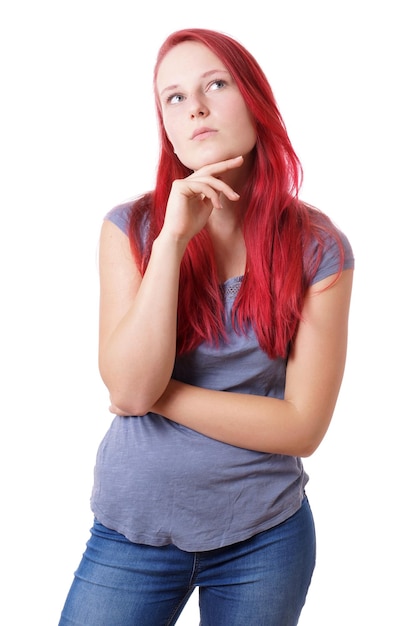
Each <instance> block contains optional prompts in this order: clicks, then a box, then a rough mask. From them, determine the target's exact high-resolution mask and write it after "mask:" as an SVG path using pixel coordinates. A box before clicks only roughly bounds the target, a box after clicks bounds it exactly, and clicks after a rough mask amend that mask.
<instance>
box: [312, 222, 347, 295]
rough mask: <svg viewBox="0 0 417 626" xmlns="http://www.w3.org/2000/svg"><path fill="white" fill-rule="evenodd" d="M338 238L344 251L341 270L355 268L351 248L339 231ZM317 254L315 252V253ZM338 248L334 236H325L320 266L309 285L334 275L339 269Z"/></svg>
mask: <svg viewBox="0 0 417 626" xmlns="http://www.w3.org/2000/svg"><path fill="white" fill-rule="evenodd" d="M336 232H337V234H338V236H339V237H340V242H341V244H342V247H343V250H344V259H343V267H342V269H343V270H347V269H353V268H354V267H355V258H354V255H353V250H352V246H351V244H350V242H349V240H348V238H347V237H346V235H345V234H344V233H342V232H341V231H340V230H337V231H336ZM315 254H317V250H316V251H315ZM340 256H341V252H340V247H339V242H338V240H337V237H336V236H331V235H327V236H326V238H325V241H324V247H323V254H322V257H321V261H320V264H319V266H318V268H317V271H316V273H315V275H314V276H313V278H312V280H311V281H310V284H312V285H314V283H317V282H318V281H320V280H323V279H324V278H327V277H328V276H331V275H332V274H336V273H337V272H338V271H339V268H340Z"/></svg>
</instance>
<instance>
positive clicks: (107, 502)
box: [91, 203, 354, 552]
mask: <svg viewBox="0 0 417 626" xmlns="http://www.w3.org/2000/svg"><path fill="white" fill-rule="evenodd" d="M130 208H131V203H127V204H124V205H121V206H119V207H116V208H115V209H113V210H112V211H111V212H110V213H109V214H108V215H107V216H106V219H109V220H111V221H112V222H113V223H115V224H116V225H117V226H119V227H120V228H121V229H122V230H123V231H124V232H127V224H128V217H129V211H130ZM343 241H344V245H345V250H346V255H345V268H348V267H353V264H354V261H353V255H352V250H351V247H350V245H349V242H348V241H347V239H346V237H344V236H343ZM338 261H339V252H338V248H337V245H333V246H330V247H329V249H328V250H327V251H326V252H325V254H324V256H323V259H322V262H321V265H320V267H319V269H318V272H317V274H316V276H315V278H314V280H313V282H316V281H317V280H320V279H322V278H324V277H326V276H329V275H331V274H333V273H335V272H336V271H337V269H338ZM241 280H242V279H241V277H235V278H231V279H230V280H228V281H226V283H224V285H223V291H224V298H225V309H226V311H225V315H226V331H227V338H228V342H227V343H222V344H221V345H220V346H218V347H214V346H212V345H209V344H207V343H203V344H201V345H200V346H199V347H198V348H197V349H196V350H195V351H193V352H192V353H190V354H187V355H185V356H181V357H177V359H176V363H175V368H174V374H173V377H174V378H175V379H177V380H180V381H183V382H186V383H189V384H192V385H196V386H200V387H205V388H208V389H217V390H223V391H229V392H239V393H248V394H255V395H263V396H271V397H274V398H283V397H284V388H285V371H286V362H285V359H282V358H277V359H270V358H269V357H268V356H267V355H266V354H265V353H264V352H263V351H262V350H261V349H260V347H259V344H258V341H257V339H256V336H255V333H254V332H253V331H252V330H250V331H249V332H248V334H237V333H236V332H234V330H233V327H232V323H231V309H232V305H233V302H234V299H235V297H236V294H237V292H238V290H239V287H240V283H241ZM219 364H221V366H219ZM225 418H226V419H227V416H225ZM94 478H95V480H94V486H93V492H92V497H91V506H92V510H93V512H94V515H95V517H96V518H97V519H98V521H99V522H101V523H102V524H103V525H104V526H107V527H108V528H111V529H113V530H116V531H117V532H119V533H121V534H123V535H125V536H126V537H127V538H128V539H129V540H131V541H133V542H136V543H144V544H149V545H154V546H161V545H166V544H175V545H176V546H177V547H179V548H180V549H182V550H186V551H192V552H194V551H204V550H211V549H215V548H220V547H223V546H226V545H230V544H232V543H235V542H238V541H243V540H245V539H247V538H249V537H251V536H252V535H254V534H256V533H258V532H261V531H264V530H267V529H269V528H272V527H273V526H275V525H277V524H279V523H280V522H283V521H284V520H285V519H287V518H288V517H290V516H291V515H293V514H294V513H295V512H296V511H297V510H298V508H299V507H300V505H301V501H302V498H303V495H304V487H305V485H306V483H307V481H308V476H307V475H306V473H305V471H304V469H303V464H302V461H301V459H300V458H298V457H292V456H286V455H281V454H269V453H262V452H256V451H253V450H245V449H242V448H237V447H235V446H231V445H229V444H225V443H221V442H219V441H216V440H214V439H211V438H209V437H206V436H205V435H201V434H200V433H198V432H196V431H194V430H191V429H189V428H186V427H184V426H181V425H179V424H176V423H175V422H172V421H170V420H168V419H166V418H164V417H162V416H160V415H157V414H154V413H149V414H147V415H144V416H141V417H117V416H116V417H115V418H114V420H113V422H112V424H111V426H110V428H109V430H108V432H107V433H106V435H105V437H104V439H103V441H102V442H101V444H100V447H99V450H98V453H97V461H96V466H95V472H94Z"/></svg>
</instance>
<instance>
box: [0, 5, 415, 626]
mask: <svg viewBox="0 0 417 626" xmlns="http://www.w3.org/2000/svg"><path fill="white" fill-rule="evenodd" d="M412 4H413V3H412V2H411V1H410V2H406V1H405V0H395V2H394V1H392V2H387V1H384V0H380V1H377V0H375V1H374V2H373V1H371V0H361V1H358V0H351V1H350V2H338V1H336V0H335V1H330V0H329V1H328V2H326V1H324V0H322V1H316V2H315V1H309V0H298V1H297V0H292V1H287V2H284V1H279V0H278V1H276V2H273V3H271V2H270V0H257V1H256V2H254V3H251V4H249V2H246V3H245V2H241V1H239V2H234V1H233V0H229V1H228V2H225V1H224V0H212V1H211V2H210V3H203V4H201V3H195V2H194V3H190V2H186V1H185V0H176V1H175V2H166V3H163V2H162V3H161V2H154V3H150V4H149V5H148V4H147V3H146V5H145V4H144V3H141V2H139V1H138V0H136V1H129V0H118V1H117V2H116V1H107V0H101V1H99V0H72V2H69V1H67V2H63V1H61V0H49V1H48V0H37V1H36V2H30V1H29V0H26V1H25V0H21V1H19V0H15V1H12V0H9V1H7V0H6V1H5V2H3V3H2V5H1V9H0V53H1V98H0V107H1V116H0V124H1V127H0V132H1V135H0V151H1V153H0V158H1V163H0V166H1V169H0V179H1V199H0V200H1V204H0V207H1V209H0V210H1V229H0V254H1V259H0V267H1V331H0V332H1V337H0V354H1V357H0V358H1V378H0V380H1V385H2V389H1V405H2V406H1V408H2V422H1V438H0V446H1V448H0V462H1V467H0V471H1V507H2V508H1V511H2V512H1V524H2V528H1V553H0V559H1V569H2V574H3V578H2V580H3V582H2V601H1V605H0V622H1V623H2V624H4V625H7V626H22V625H23V624H28V625H31V626H32V625H35V626H38V625H39V626H55V625H56V624H57V622H58V619H59V614H60V610H61V607H62V604H63V602H64V599H65V596H66V593H67V591H68V588H69V585H70V583H71V581H72V575H73V571H74V569H75V567H76V566H77V564H78V561H79V558H80V556H81V553H82V551H83V549H84V544H85V541H86V540H87V538H88V534H89V528H90V526H91V521H92V520H91V513H90V509H89V496H90V491H91V485H92V472H93V465H94V460H95V454H96V449H97V446H98V444H99V442H100V440H101V438H102V436H103V434H104V432H105V431H106V429H107V427H108V426H109V423H110V419H111V416H110V414H109V413H108V412H107V405H108V401H107V394H106V391H105V389H104V387H103V385H102V383H101V380H100V378H99V375H98V370H97V356H96V353H97V306H98V276H97V262H96V254H97V243H98V236H99V230H100V226H101V220H102V217H103V215H104V213H105V212H106V211H107V210H108V209H110V208H111V207H112V206H114V205H115V204H117V203H118V202H120V201H123V200H125V199H127V198H130V197H131V196H134V195H136V194H138V193H140V192H143V191H146V190H147V189H149V188H151V187H152V186H153V180H154V168H155V165H156V159H157V135H156V127H155V124H154V110H153V99H152V85H151V83H152V69H153V63H154V59H155V55H156V51H157V49H158V47H159V45H160V44H161V43H162V41H163V39H164V38H165V36H166V35H168V34H169V33H170V32H171V31H172V30H176V29H178V28H183V27H189V26H191V27H195V26H199V27H208V28H214V29H217V30H221V31H223V32H227V33H229V34H231V35H232V36H233V37H235V38H237V39H239V40H240V41H241V42H242V43H243V44H244V45H245V46H246V47H247V48H248V49H249V50H250V51H251V52H252V53H253V54H254V55H255V57H256V58H257V59H258V61H259V62H260V64H261V65H262V67H263V68H264V70H265V71H266V74H267V76H268V78H269V80H270V82H271V84H272V86H273V89H274V91H275V94H276V97H277V101H278V105H279V107H280V109H281V111H282V114H283V116H284V119H285V121H286V124H287V127H288V131H289V134H290V137H291V139H292V142H293V144H294V147H295V149H296V151H297V152H298V154H299V156H300V158H301V161H302V163H303V166H304V170H305V182H304V186H303V189H302V197H303V198H304V199H306V200H308V201H309V202H311V203H313V204H315V205H317V206H319V207H320V208H321V209H322V210H324V211H325V212H327V213H328V214H329V215H330V216H331V217H332V218H333V219H334V221H335V222H336V223H337V224H338V225H339V226H340V227H341V228H342V229H343V230H344V231H345V232H346V233H347V234H348V236H349V238H350V240H351V243H352V245H353V247H354V250H355V255H356V262H357V269H356V276H355V285H354V293H353V300H352V313H351V329H350V342H349V356H348V362H347V367H346V375H345V380H344V384H343V388H342V391H341V394H340V399H339V403H338V406H337V410H336V412H335V416H334V420H333V422H332V425H331V427H330V430H329V432H328V434H327V436H326V439H325V441H324V442H323V444H322V446H321V447H320V448H319V450H318V451H317V452H316V454H315V455H314V456H313V457H311V458H310V459H307V460H306V468H307V471H308V472H309V474H310V477H311V481H310V486H309V490H308V492H309V496H310V500H311V502H312V506H313V509H314V512H315V517H316V524H317V534H318V563H317V568H316V572H315V575H314V579H313V583H312V586H311V590H310V594H309V597H308V600H307V605H306V608H305V610H304V613H303V616H302V618H301V621H300V624H301V625H302V626H309V625H318V624H320V626H327V625H329V626H335V625H336V624H337V626H345V625H346V626H348V625H349V626H351V625H352V624H355V625H364V626H369V625H374V624H378V625H379V624H390V625H391V624H395V625H396V626H397V625H401V626H408V625H409V624H410V625H412V624H416V623H417V613H416V609H415V602H414V600H413V598H414V595H415V585H416V580H415V559H416V541H415V534H416V533H415V522H413V513H412V511H413V510H414V506H413V499H414V480H413V474H414V458H413V453H414V448H415V446H414V430H413V426H414V422H415V418H416V402H415V397H414V396H415V394H414V389H415V386H416V364H415V359H416V356H415V351H416V341H415V340H416V337H415V315H416V305H415V298H414V291H415V287H416V278H415V267H416V258H415V255H416V245H415V240H416V237H415V213H416V199H415V170H416V160H415V146H416V124H415V116H416V111H417V107H416V100H415V96H414V88H415V79H416V74H415V71H416V64H415V61H416V48H415V26H416V24H415V21H414V17H413V16H412V10H411V9H412ZM164 5H166V6H164ZM178 623H179V624H181V625H196V624H197V623H198V617H197V608H196V598H195V597H194V596H193V598H192V599H191V601H190V604H189V606H188V607H187V608H186V611H185V612H184V614H183V616H182V617H181V619H180V621H179V622H178ZM242 626H246V625H242ZM248 626H252V625H248Z"/></svg>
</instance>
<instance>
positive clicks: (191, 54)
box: [156, 41, 256, 171]
mask: <svg viewBox="0 0 417 626" xmlns="http://www.w3.org/2000/svg"><path fill="white" fill-rule="evenodd" d="M156 87H157V91H158V95H159V100H160V104H161V111H162V118H163V123H164V127H165V131H166V133H167V135H168V138H169V140H170V142H171V143H172V145H173V148H174V151H175V152H176V154H177V156H178V158H179V159H180V161H181V162H182V163H183V164H184V165H185V166H186V167H188V168H189V169H191V170H194V171H195V170H197V169H199V168H200V167H203V165H208V164H210V163H216V162H218V161H223V160H225V159H229V158H232V157H235V156H240V155H242V156H246V155H248V154H249V153H250V152H251V151H252V149H253V147H254V145H255V143H256V132H255V125H254V122H253V118H252V116H251V113H250V112H249V110H248V108H247V107H246V104H245V101H244V100H243V97H242V95H241V93H240V91H239V89H238V87H237V85H236V83H235V82H234V80H233V78H232V76H231V75H230V73H229V72H228V70H227V69H226V67H225V66H224V65H223V63H222V62H221V61H220V59H219V58H218V57H217V56H216V55H215V54H213V52H211V50H209V49H208V48H207V47H206V46H205V45H203V44H201V43H197V42H194V41H185V42H183V43H180V44H178V45H177V46H175V48H172V50H170V51H169V52H168V53H167V54H166V56H165V57H164V59H163V61H162V62H161V64H160V66H159V70H158V74H157V81H156Z"/></svg>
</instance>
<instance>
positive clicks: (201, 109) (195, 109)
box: [190, 97, 209, 118]
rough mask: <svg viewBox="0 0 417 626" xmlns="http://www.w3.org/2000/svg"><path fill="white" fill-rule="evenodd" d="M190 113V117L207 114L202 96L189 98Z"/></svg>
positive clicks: (205, 115)
mask: <svg viewBox="0 0 417 626" xmlns="http://www.w3.org/2000/svg"><path fill="white" fill-rule="evenodd" d="M190 100H191V102H190V115H191V117H192V118H196V117H207V115H208V112H209V110H208V107H207V105H206V104H205V103H204V102H203V100H202V98H198V97H194V98H191V99H190Z"/></svg>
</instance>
